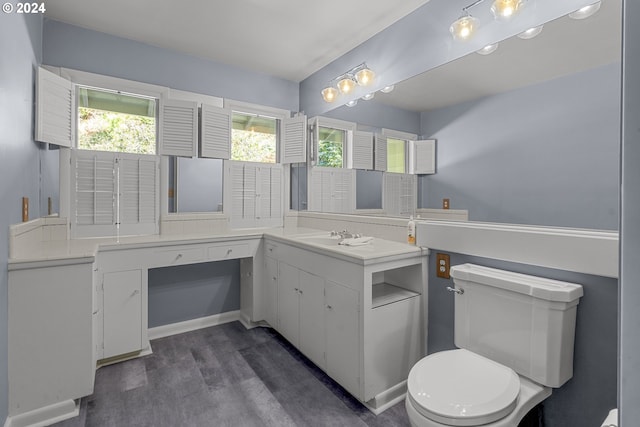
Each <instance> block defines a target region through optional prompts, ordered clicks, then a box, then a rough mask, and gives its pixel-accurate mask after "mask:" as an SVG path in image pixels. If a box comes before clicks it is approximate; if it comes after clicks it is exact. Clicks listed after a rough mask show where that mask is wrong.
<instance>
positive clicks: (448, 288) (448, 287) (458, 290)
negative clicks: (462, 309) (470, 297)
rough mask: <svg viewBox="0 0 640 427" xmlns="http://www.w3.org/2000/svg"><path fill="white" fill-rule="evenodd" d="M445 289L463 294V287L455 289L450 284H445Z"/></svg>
mask: <svg viewBox="0 0 640 427" xmlns="http://www.w3.org/2000/svg"><path fill="white" fill-rule="evenodd" d="M447 290H448V291H449V292H455V293H456V294H458V295H462V294H464V289H462V288H460V289H456V288H452V287H451V286H447Z"/></svg>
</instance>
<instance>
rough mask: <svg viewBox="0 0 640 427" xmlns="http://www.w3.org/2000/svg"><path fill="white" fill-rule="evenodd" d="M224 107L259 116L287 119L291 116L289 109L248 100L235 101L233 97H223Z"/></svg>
mask: <svg viewBox="0 0 640 427" xmlns="http://www.w3.org/2000/svg"><path fill="white" fill-rule="evenodd" d="M224 108H228V109H230V110H232V111H237V112H242V113H251V114H258V115H261V116H267V117H273V118H275V119H280V120H283V119H288V118H289V117H291V111H289V110H284V109H282V108H276V107H268V106H266V105H259V104H251V103H249V102H242V101H235V100H233V99H227V98H225V99H224Z"/></svg>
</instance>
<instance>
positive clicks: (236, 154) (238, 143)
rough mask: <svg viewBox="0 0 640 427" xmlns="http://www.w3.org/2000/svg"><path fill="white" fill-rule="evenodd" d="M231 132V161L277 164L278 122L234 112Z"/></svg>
mask: <svg viewBox="0 0 640 427" xmlns="http://www.w3.org/2000/svg"><path fill="white" fill-rule="evenodd" d="M232 123H233V124H232V130H231V160H237V161H245V162H261V163H276V147H277V140H278V138H277V136H278V124H279V123H278V120H277V119H275V118H273V117H267V116H262V115H258V114H251V113H243V112H237V111H234V112H233V115H232Z"/></svg>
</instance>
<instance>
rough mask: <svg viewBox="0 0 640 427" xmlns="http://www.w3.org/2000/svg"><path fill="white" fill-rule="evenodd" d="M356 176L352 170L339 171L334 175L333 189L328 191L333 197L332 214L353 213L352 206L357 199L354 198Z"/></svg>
mask: <svg viewBox="0 0 640 427" xmlns="http://www.w3.org/2000/svg"><path fill="white" fill-rule="evenodd" d="M354 176H355V171H353V170H351V169H339V170H336V171H335V172H334V173H333V174H332V178H333V179H332V181H333V182H332V187H331V188H329V189H328V190H329V191H330V192H331V194H332V195H333V206H332V208H333V210H332V212H336V213H350V212H351V211H352V209H351V206H350V205H351V203H352V201H353V200H354V199H355V198H354V197H352V188H353V185H352V181H353V179H354ZM354 208H355V206H354Z"/></svg>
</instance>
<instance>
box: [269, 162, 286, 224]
mask: <svg viewBox="0 0 640 427" xmlns="http://www.w3.org/2000/svg"><path fill="white" fill-rule="evenodd" d="M269 169H270V171H271V188H270V195H269V200H270V203H269V205H270V208H271V212H270V218H271V219H272V220H277V221H280V219H281V218H282V217H283V215H282V203H283V200H282V167H281V166H277V165H274V166H271V167H270V168H269Z"/></svg>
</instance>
